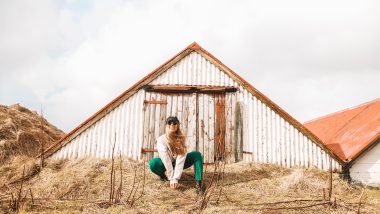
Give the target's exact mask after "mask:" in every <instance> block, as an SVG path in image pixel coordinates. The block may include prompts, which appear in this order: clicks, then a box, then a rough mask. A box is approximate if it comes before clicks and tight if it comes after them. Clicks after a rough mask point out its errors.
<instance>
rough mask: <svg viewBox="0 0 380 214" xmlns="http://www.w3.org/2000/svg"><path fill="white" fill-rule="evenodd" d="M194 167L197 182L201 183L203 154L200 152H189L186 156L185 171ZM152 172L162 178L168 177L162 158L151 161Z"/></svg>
mask: <svg viewBox="0 0 380 214" xmlns="http://www.w3.org/2000/svg"><path fill="white" fill-rule="evenodd" d="M192 165H194V173H195V180H197V181H201V180H202V177H203V159H202V154H201V153H200V152H198V151H193V152H189V153H187V155H186V159H185V164H184V166H183V168H184V169H187V168H189V167H191V166H192ZM174 166H175V162H173V167H174ZM149 168H150V170H151V171H152V172H153V173H154V174H156V175H158V176H160V177H161V178H164V177H166V175H165V171H166V168H165V166H164V164H163V163H162V161H161V158H153V159H151V160H150V161H149Z"/></svg>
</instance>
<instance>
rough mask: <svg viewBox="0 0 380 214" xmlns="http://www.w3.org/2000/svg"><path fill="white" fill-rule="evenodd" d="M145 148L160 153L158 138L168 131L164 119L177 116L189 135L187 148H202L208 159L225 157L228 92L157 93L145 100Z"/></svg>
mask: <svg viewBox="0 0 380 214" xmlns="http://www.w3.org/2000/svg"><path fill="white" fill-rule="evenodd" d="M143 111H144V125H143V127H144V130H143V133H144V134H143V149H142V151H143V152H144V153H145V154H146V157H147V159H148V160H149V159H151V158H153V157H157V153H154V151H156V139H157V138H158V137H159V136H161V135H162V134H164V133H165V120H166V118H167V117H169V116H176V117H178V119H179V121H180V124H181V125H180V128H181V130H182V132H183V133H184V134H185V135H186V143H187V148H188V152H190V151H195V150H197V151H200V152H201V153H202V155H203V158H204V162H205V163H213V162H214V161H215V160H217V159H221V158H224V157H225V134H226V116H225V93H218V94H202V93H166V94H165V93H155V92H147V93H146V97H145V100H144V109H143Z"/></svg>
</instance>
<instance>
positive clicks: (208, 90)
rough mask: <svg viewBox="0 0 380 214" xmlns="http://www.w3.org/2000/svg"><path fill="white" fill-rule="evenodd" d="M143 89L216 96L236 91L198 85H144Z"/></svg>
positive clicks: (223, 87) (225, 87) (229, 88)
mask: <svg viewBox="0 0 380 214" xmlns="http://www.w3.org/2000/svg"><path fill="white" fill-rule="evenodd" d="M143 89H144V90H145V91H147V92H157V93H205V94H218V93H227V92H236V91H238V88H237V87H233V86H199V85H145V86H144V87H143Z"/></svg>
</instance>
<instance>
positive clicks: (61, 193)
mask: <svg viewBox="0 0 380 214" xmlns="http://www.w3.org/2000/svg"><path fill="white" fill-rule="evenodd" d="M33 161H34V160H33V159H31V158H28V157H18V158H15V159H14V160H13V161H12V162H9V164H5V165H2V166H0V199H1V197H3V202H2V203H1V204H0V206H1V209H0V212H11V211H10V210H9V205H8V204H9V203H7V199H6V197H7V196H9V194H10V193H13V194H14V195H16V194H17V192H18V191H19V189H20V185H21V183H22V184H23V191H22V196H24V195H25V196H26V198H25V200H24V202H23V206H22V208H21V209H20V213H169V212H170V213H199V212H200V211H202V213H357V209H358V204H357V203H358V202H359V199H360V195H361V193H362V190H363V189H364V193H363V196H362V198H361V201H362V204H361V207H360V211H361V213H380V189H376V188H364V187H361V186H359V185H350V184H348V183H347V182H346V181H344V180H341V179H340V178H339V176H338V175H336V174H334V176H333V195H332V198H333V200H334V199H336V203H337V206H335V207H330V206H328V205H319V206H311V207H305V206H309V205H314V204H316V203H321V202H323V188H327V187H328V173H326V172H323V171H320V170H317V169H303V168H292V169H287V168H282V167H279V166H275V165H270V164H254V163H248V162H239V163H235V164H227V165H226V166H225V170H224V176H223V179H221V180H219V184H220V185H219V187H221V186H222V188H219V187H218V188H215V189H214V191H213V193H212V194H211V196H210V200H209V203H208V204H207V207H206V208H205V209H203V210H199V205H200V197H199V196H198V195H197V194H196V192H195V182H194V173H193V171H192V169H188V170H185V172H184V173H183V175H182V178H181V181H180V183H181V184H182V186H181V188H180V189H178V190H172V189H170V188H169V184H168V183H167V182H163V181H160V180H159V179H158V177H156V176H155V175H153V174H152V173H151V172H150V171H149V170H148V169H147V168H146V167H145V169H144V165H146V164H144V163H143V162H135V161H130V160H127V159H124V160H123V164H122V165H123V170H122V172H123V176H122V177H123V184H122V197H121V201H120V203H117V204H109V203H108V201H109V196H110V172H111V161H110V160H99V159H93V158H85V159H79V160H74V161H51V160H50V161H47V162H46V166H45V167H44V169H43V170H42V171H41V172H40V173H39V174H38V175H36V176H34V177H33V178H31V179H29V180H27V181H25V182H18V183H15V184H12V185H9V184H8V183H9V182H11V181H14V180H16V179H17V178H18V177H20V176H21V175H22V167H21V166H22V165H23V164H24V163H26V165H27V167H26V169H27V170H26V171H27V172H28V171H33V167H34V164H33ZM119 165H120V161H119V160H118V159H117V160H115V169H116V173H115V183H116V186H117V187H118V186H119V184H120V168H119ZM144 171H145V179H144ZM213 171H214V169H213V167H212V166H208V167H207V168H206V173H205V178H206V179H205V180H206V185H208V184H210V183H211V182H212V175H213ZM133 180H135V182H133ZM133 184H134V188H133ZM132 189H133V191H132V192H131V190H132ZM143 190H144V191H143ZM142 191H143V192H142ZM30 193H32V194H30ZM31 195H33V201H32V200H31ZM132 196H133V198H132ZM218 198H219V200H218ZM131 202H133V203H131ZM291 207H305V208H298V209H292V208H291Z"/></svg>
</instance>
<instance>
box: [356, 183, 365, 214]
mask: <svg viewBox="0 0 380 214" xmlns="http://www.w3.org/2000/svg"><path fill="white" fill-rule="evenodd" d="M363 194H364V188H363V190H362V193H361V194H360V198H359V205H358V212H357V213H358V214H359V213H360V205H361V203H362V197H363Z"/></svg>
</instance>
